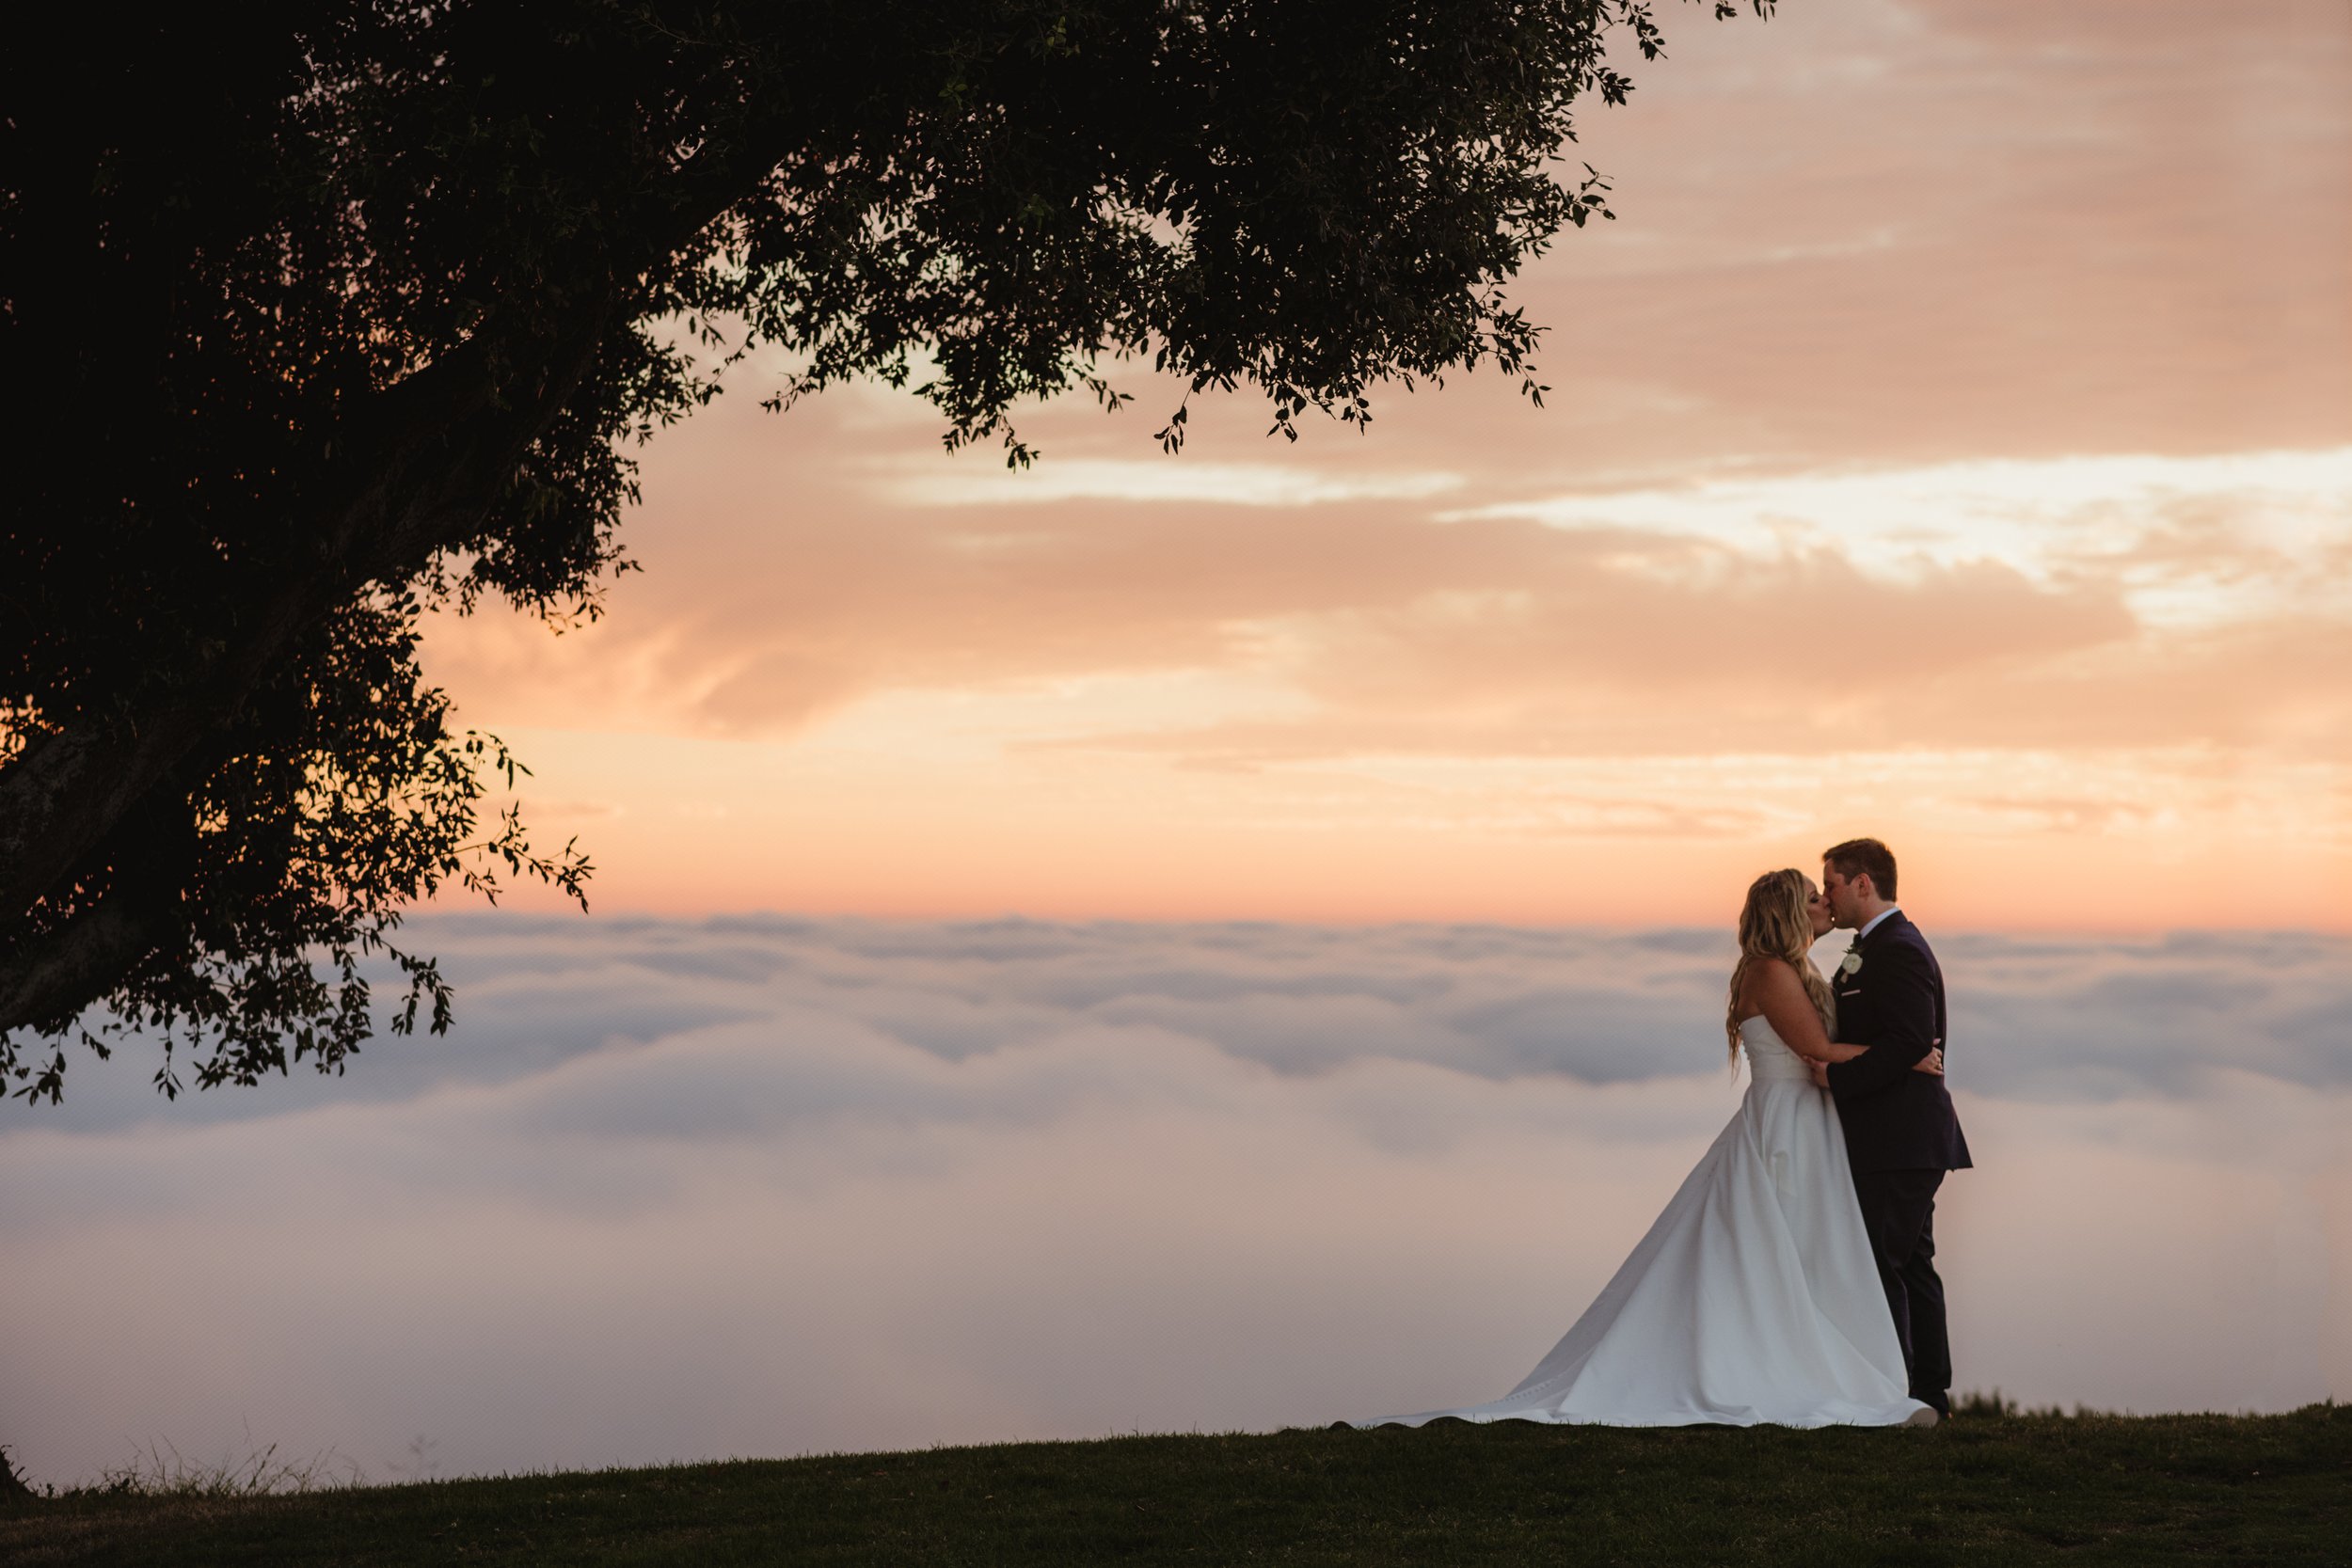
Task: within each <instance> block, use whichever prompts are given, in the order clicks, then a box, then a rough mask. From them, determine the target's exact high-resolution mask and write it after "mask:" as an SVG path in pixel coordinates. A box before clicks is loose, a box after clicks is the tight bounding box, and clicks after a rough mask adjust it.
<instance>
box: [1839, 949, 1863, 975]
mask: <svg viewBox="0 0 2352 1568" xmlns="http://www.w3.org/2000/svg"><path fill="white" fill-rule="evenodd" d="M1837 973H1838V974H1861V973H1862V955H1861V954H1859V953H1857V952H1855V951H1854V950H1853V949H1851V948H1848V949H1847V950H1846V956H1845V957H1844V958H1840V959H1838V960H1837Z"/></svg>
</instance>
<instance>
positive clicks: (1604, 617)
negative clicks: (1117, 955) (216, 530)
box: [428, 0, 2352, 930]
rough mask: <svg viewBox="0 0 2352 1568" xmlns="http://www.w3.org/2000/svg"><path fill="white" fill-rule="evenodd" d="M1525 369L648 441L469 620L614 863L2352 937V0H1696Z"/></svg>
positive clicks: (833, 893)
mask: <svg viewBox="0 0 2352 1568" xmlns="http://www.w3.org/2000/svg"><path fill="white" fill-rule="evenodd" d="M1672 20H1673V21H1674V23H1675V25H1674V27H1673V28H1672V29H1671V31H1670V33H1669V40H1670V55H1671V57H1670V58H1669V59H1668V60H1666V61H1664V62H1661V63H1660V64H1657V65H1654V66H1650V67H1647V68H1645V69H1641V70H1638V71H1636V80H1637V83H1638V84H1639V86H1638V90H1637V91H1636V92H1635V94H1634V98H1633V102H1632V103H1631V105H1630V106H1629V107H1628V108H1626V109H1623V110H1611V111H1603V110H1601V109H1598V108H1595V109H1594V110H1593V111H1591V113H1590V114H1589V115H1588V117H1587V119H1586V120H1585V123H1584V138H1583V143H1582V146H1581V149H1579V151H1580V153H1581V156H1583V157H1585V158H1589V159H1590V160H1591V161H1592V162H1593V163H1594V164H1595V165H1596V166H1598V167H1599V168H1601V169H1602V170H1603V171H1604V172H1606V173H1607V174H1609V175H1610V176H1612V177H1613V180H1614V181H1615V182H1616V187H1617V196H1616V201H1615V205H1616V207H1617V211H1618V213H1619V214H1620V216H1619V220H1618V221H1617V222H1616V223H1614V224H1613V225H1606V226H1602V227H1601V228H1600V229H1599V230H1597V231H1592V230H1587V231H1584V232H1581V233H1571V234H1569V235H1567V236H1565V237H1564V239H1563V240H1562V242H1561V243H1560V245H1559V246H1558V247H1557V248H1556V249H1555V251H1554V252H1553V253H1552V254H1551V255H1550V256H1549V257H1548V258H1546V259H1544V260H1543V261H1540V262H1539V263H1538V264H1537V265H1536V266H1535V267H1534V269H1533V270H1532V271H1531V272H1530V274H1529V275H1528V276H1527V277H1525V278H1523V279H1522V280H1521V283H1520V285H1519V287H1518V290H1517V291H1516V292H1517V294H1518V297H1519V298H1520V299H1521V300H1522V301H1523V302H1524V303H1526V304H1527V305H1528V306H1530V307H1531V310H1532V313H1533V314H1534V316H1535V317H1536V319H1538V320H1541V321H1545V322H1548V323H1549V324H1551V325H1552V327H1553V335H1552V337H1551V339H1550V346H1549V351H1548V353H1547V355H1546V356H1545V360H1544V365H1543V371H1544V376H1545V379H1546V380H1547V381H1549V383H1550V385H1551V386H1552V388H1554V390H1553V392H1552V394H1551V396H1550V398H1549V400H1548V406H1547V407H1546V408H1544V409H1542V410H1540V411H1538V410H1535V409H1534V408H1531V407H1529V406H1528V405H1526V404H1524V403H1523V402H1521V401H1520V400H1518V398H1517V397H1516V395H1515V394H1514V392H1513V391H1512V389H1511V388H1509V387H1508V386H1506V385H1504V384H1503V383H1502V380H1501V378H1494V377H1484V378H1481V377H1472V378H1466V379H1461V380H1457V381H1456V382H1455V383H1454V385H1451V386H1449V387H1447V388H1445V389H1443V390H1442V391H1431V390H1429V389H1426V388H1424V389H1423V390H1422V391H1421V392H1420V393H1418V394H1416V395H1412V396H1409V397H1408V396H1406V395H1405V394H1404V393H1403V392H1402V390H1401V389H1400V390H1399V391H1398V392H1396V393H1395V394H1394V395H1392V396H1391V397H1390V398H1388V399H1386V400H1385V401H1384V402H1382V403H1381V404H1378V405H1377V407H1376V413H1377V418H1376V420H1375V424H1374V425H1373V428H1372V433H1371V434H1370V435H1369V436H1364V437H1361V438H1359V437H1357V436H1354V435H1352V434H1348V433H1344V432H1343V431H1341V430H1339V429H1337V428H1336V427H1335V428H1331V429H1326V430H1316V431H1312V432H1311V433H1310V434H1309V436H1308V438H1307V439H1305V440H1303V441H1301V442H1300V443H1299V444H1298V445H1297V446H1295V447H1292V446H1288V445H1286V444H1284V443H1281V442H1279V441H1267V440H1265V439H1263V437H1262V435H1261V432H1262V431H1263V426H1264V424H1265V422H1266V421H1265V418H1264V415H1263V410H1262V409H1261V408H1260V407H1259V406H1258V405H1256V404H1251V403H1248V402H1247V401H1240V400H1237V401H1233V402H1230V403H1227V404H1221V405H1217V404H1212V405H1209V406H1206V407H1203V406H1201V405H1200V404H1196V405H1195V410H1194V428H1195V430H1196V432H1197V434H1196V435H1195V436H1194V437H1193V439H1192V442H1191V444H1190V445H1189V446H1188V448H1187V450H1186V451H1185V452H1184V455H1183V456H1182V457H1181V458H1176V459H1169V458H1166V457H1164V456H1162V455H1161V454H1160V453H1159V452H1158V451H1157V449H1156V447H1154V445H1153V444H1152V440H1151V433H1152V430H1153V429H1155V428H1156V427H1157V425H1158V423H1159V416H1160V415H1161V414H1162V413H1163V412H1164V411H1165V406H1166V405H1167V404H1168V402H1169V401H1170V396H1171V394H1170V393H1169V392H1168V389H1167V388H1164V387H1162V386H1160V385H1157V384H1154V383H1153V382H1152V381H1151V379H1150V378H1149V377H1148V376H1145V375H1141V374H1137V375H1136V376H1134V377H1132V378H1129V381H1128V383H1127V385H1128V389H1130V390H1133V391H1135V392H1136V393H1137V395H1138V406H1137V407H1136V409H1133V410H1130V411H1129V412H1128V413H1126V414H1122V415H1120V416H1116V417H1111V418H1105V417H1104V416H1103V415H1101V414H1099V413H1097V412H1094V411H1093V410H1092V409H1091V407H1090V405H1089V406H1088V407H1086V408H1080V407H1078V406H1075V405H1063V406H1056V407H1050V408H1046V409H1042V410H1038V411H1035V412H1034V413H1033V414H1031V415H1030V416H1029V417H1027V418H1025V420H1024V421H1023V425H1024V433H1025V435H1027V436H1030V437H1031V438H1032V439H1033V440H1035V441H1037V442H1039V444H1041V446H1042V447H1043V449H1044V451H1045V457H1044V459H1043V461H1042V463H1041V466H1040V467H1037V468H1035V469H1032V470H1031V471H1029V472H1028V473H1026V474H1018V475H1009V474H1007V473H1005V472H1003V471H1001V470H1000V469H999V468H998V467H995V461H994V460H993V458H992V457H991V456H990V455H989V454H987V453H986V452H978V453H968V454H965V455H963V456H961V457H957V458H949V457H947V456H946V455H944V454H943V453H942V452H941V451H940V450H939V444H938V440H937V436H938V421H937V420H936V418H935V417H934V416H933V415H932V414H931V413H930V412H929V411H928V410H927V409H926V407H925V406H924V405H922V404H917V403H915V402H914V401H913V400H912V399H909V398H905V397H901V396H897V395H893V394H890V393H888V392H886V391H883V390H881V389H878V388H851V389H848V390H845V391H843V392H839V393H835V394H829V395H828V396H827V397H826V398H824V399H821V400H818V402H816V403H814V404H803V405H802V406H801V407H799V408H797V409H795V410H794V411H793V412H792V413H791V414H789V415H787V416H785V417H783V418H777V417H774V416H771V415H767V414H763V413H761V412H760V411H759V410H758V408H757V406H756V404H757V400H758V397H759V396H760V395H761V394H762V393H763V392H764V391H765V390H767V389H768V388H769V387H770V386H771V384H772V380H773V377H774V374H775V367H774V365H773V364H772V363H770V364H768V365H765V366H755V367H752V368H750V369H749V370H748V372H746V373H743V374H740V375H739V377H738V378H737V380H736V382H735V383H734V389H733V390H732V392H731V393H730V395H728V396H727V397H725V398H723V399H722V400H721V402H720V404H718V405H717V406H716V407H714V408H713V409H711V410H709V411H707V412H706V413H704V414H702V415H700V416H698V417H697V418H696V419H695V420H692V421H691V422H690V423H688V424H687V425H685V426H683V427H680V428H679V429H677V430H675V431H673V432H670V433H667V434H665V435H664V436H662V437H661V439H660V441H659V442H657V443H656V444H655V445H654V446H653V447H652V448H650V449H649V450H648V451H647V452H646V453H645V476H644V477H645V501H644V505H643V507H642V508H640V509H639V510H638V512H637V513H636V514H635V515H632V517H631V518H630V519H629V521H628V531H627V538H628V542H629V545H630V547H631V549H632V552H633V553H634V554H635V556H636V557H637V558H638V559H639V560H640V561H641V562H643V564H644V567H645V571H644V574H643V575H638V576H630V577H628V578H624V579H623V580H622V582H621V583H620V585H619V586H618V588H617V589H616V591H615V592H614V593H613V594H612V599H611V607H610V608H611V613H610V615H609V617H608V618H607V620H606V621H605V622H603V623H602V624H601V625H599V626H595V627H592V628H589V629H587V630H584V631H581V632H578V633H575V634H572V635H567V636H564V637H563V638H560V639H559V638H553V637H550V636H549V635H548V633H547V632H546V631H545V630H544V628H541V627H539V626H535V625H533V624H531V623H526V622H522V621H519V620H517V619H516V618H514V617H512V616H504V617H501V616H500V615H497V614H488V615H485V616H482V617H479V618H476V619H474V620H472V621H469V622H463V623H454V622H453V623H447V624H441V625H437V626H436V627H435V629H434V631H433V633H432V636H431V637H430V639H429V641H428V650H429V656H430V658H431V661H432V666H433V669H434V672H435V673H436V675H437V678H439V679H441V680H442V681H444V682H445V683H446V684H447V685H448V686H449V687H450V689H452V691H453V693H454V695H455V696H456V698H457V699H458V702H459V707H460V721H461V722H463V723H466V724H469V725H474V726H479V727H485V728H490V729H494V730H496V731H498V732H499V733H501V735H503V736H506V738H507V739H508V740H510V741H511V742H513V743H515V745H516V748H517V750H518V751H519V752H521V754H522V755H523V756H524V757H525V759H526V760H527V761H528V762H529V763H530V764H531V765H532V767H533V768H535V770H536V778H535V780H534V781H533V784H532V789H531V790H530V791H529V792H528V794H527V795H526V800H527V801H528V802H529V805H530V808H531V812H532V817H533V819H534V821H535V822H536V824H537V826H538V830H539V832H540V835H541V836H542V837H543V838H555V839H561V838H562V837H564V836H565V835H568V834H570V833H573V832H578V833H580V835H581V838H582V841H583V842H584V843H585V844H586V845H587V846H588V847H589V848H590V850H591V852H592V853H593V854H594V856H595V858H596V862H597V864H598V867H599V871H598V876H597V879H596V883H595V894H596V904H597V908H598V909H599V911H605V910H655V911H710V910H743V909H775V910H788V911H857V912H868V913H888V914H945V913H981V912H990V913H993V912H998V911H1020V912H1025V913H1030V914H1039V915H1062V916H1068V915H1110V916H1147V917H1160V916H1177V917H1189V916H1256V917H1269V918H1302V919H1307V918H1311V919H1325V920H1341V921H1352V920H1364V921H1375V920H1389V919H1411V918H1438V919H1492V920H1502V921H1531V922H1554V921H1558V922H1581V921H1598V922H1605V923H1613V924H1614V923H1628V922H1631V923H1652V922H1664V921H1674V922H1685V921H1687V922H1699V923H1712V922H1718V921H1721V920H1723V919H1724V918H1726V914H1727V911H1728V910H1729V909H1730V908H1731V907H1732V905H1733V904H1735V903H1736V900H1737V897H1738V894H1739V890H1740V888H1741V887H1742V886H1743V885H1744V883H1745V881H1746V879H1747V878H1748V877H1749V876H1751V875H1752V874H1754V873H1755V872H1756V871H1757V870H1760V869H1763V868H1765V867H1767V866H1769V865H1772V864H1777V863H1791V862H1793V863H1810V861H1811V860H1812V858H1813V856H1814V855H1815V854H1816V853H1817V852H1818V850H1819V848H1820V846H1821V845H1822V844H1823V843H1825V842H1827V841H1828V840H1829V839H1831V838H1833V837H1838V836H1844V835H1846V834H1848V833H1851V832H1878V833H1880V834H1882V835H1883V836H1885V837H1887V838H1888V839H1890V840H1891V841H1892V842H1893V843H1894V844H1895V846H1896V847H1897V849H1898V850H1899V852H1900V853H1901V854H1902V856H1903V858H1904V864H1905V868H1906V872H1907V874H1908V878H1909V880H1908V882H1907V884H1906V886H1905V888H1904V890H1903V891H1904V893H1905V895H1906V898H1905V902H1906V903H1907V904H1908V905H1909V906H1910V907H1912V908H1913V909H1914V910H1915V911H1918V912H1920V913H1921V916H1922V918H1923V920H1926V921H1928V922H1930V923H1931V925H1942V926H1945V927H1955V926H1971V927H1986V926H2022V927H2030V928H2040V929H2051V928H2081V927H2104V928H2120V929H2145V928H2151V927H2178V926H2215V925H2222V926H2258V927H2287V926H2312V927H2328V928H2332V929H2337V930H2343V929H2348V928H2352V771H2348V770H2347V764H2348V763H2352V694H2348V693H2352V683H2347V681H2346V680H2345V673H2346V672H2347V670H2352V287H2348V285H2352V277H2348V276H2347V265H2346V259H2347V257H2352V9H2347V8H2345V7H2344V6H2343V5H2342V4H2341V3H2337V0H2328V3H2322V4H2269V3H2265V4H2261V5H2252V4H2249V5H2244V6H2234V7H2214V6H2212V5H2210V4H2205V3H2191V4H2156V3H2150V0H2133V3H2131V4H2124V3H2121V0H2115V3H2096V4H2085V5H2079V6H2070V7H2061V8H2053V7H2047V6H2042V5H2030V6H2029V5H2025V4H1996V3H1992V0H1965V3H1958V0H1955V3H1952V4H1946V5H1894V4H1887V3H1883V0H1879V3H1858V4H1841V5H1835V6H1832V5H1824V4H1820V3H1818V0H1817V3H1809V4H1808V3H1804V0H1796V3H1791V4H1789V5H1787V6H1784V7H1783V8H1782V10H1781V12H1780V14H1779V15H1778V16H1777V17H1776V18H1775V19H1774V20H1773V21H1772V22H1771V23H1770V24H1756V22H1755V21H1754V20H1753V19H1752V18H1746V19H1742V20H1741V21H1740V22H1738V23H1734V24H1720V25H1718V24H1709V23H1708V22H1707V21H1706V20H1705V17H1704V12H1703V10H1702V9H1701V8H1691V9H1690V10H1689V12H1688V14H1686V15H1683V16H1680V17H1677V18H1674V19H1672Z"/></svg>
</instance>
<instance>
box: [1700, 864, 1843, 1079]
mask: <svg viewBox="0 0 2352 1568" xmlns="http://www.w3.org/2000/svg"><path fill="white" fill-rule="evenodd" d="M1812 891H1813V883H1812V882H1811V880H1810V879H1807V878H1806V876H1805V874H1804V872H1802V871H1796V870H1788V871H1767V872H1766V873H1764V875H1762V876H1761V877H1758V878H1757V879H1756V880H1755V881H1753V882H1750V883H1749V884H1748V901H1747V903H1746V904H1744V905H1742V906H1741V907H1740V961H1739V962H1738V963H1736V964H1734V965H1732V967H1731V1002H1730V1006H1728V1007H1726V1008H1725V1009H1724V1034H1726V1035H1728V1036H1730V1037H1731V1055H1732V1059H1733V1060H1734V1061H1737V1060H1739V1057H1740V987H1741V985H1742V984H1743V983H1745V981H1746V980H1747V977H1748V967H1749V966H1750V965H1751V964H1753V963H1755V962H1756V960H1757V959H1758V958H1779V959H1781V960H1783V961H1784V962H1786V963H1787V964H1788V967H1789V968H1791V969H1793V970H1795V971H1796V972H1797V977H1798V978H1799V979H1801V980H1803V981H1804V991H1805V994H1806V995H1807V996H1809V997H1811V998H1812V999H1813V1010H1814V1011H1815V1012H1817V1013H1819V1014H1820V1015H1821V1028H1822V1031H1823V1032H1824V1033H1826V1034H1827V1035H1828V1036H1829V1037H1831V1038H1832V1039H1835V1038H1836V1037H1837V1003H1836V999H1835V998H1833V997H1832V996H1831V995H1830V993H1829V983H1828V982H1827V981H1825V980H1823V979H1822V978H1821V972H1820V970H1818V969H1815V968H1814V967H1813V959H1812V957H1811V954H1812V951H1813V921H1812V917H1811V916H1809V915H1807V914H1806V913H1805V908H1804V905H1805V896H1806V895H1808V894H1810V893H1811V892H1812Z"/></svg>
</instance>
